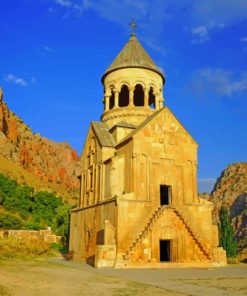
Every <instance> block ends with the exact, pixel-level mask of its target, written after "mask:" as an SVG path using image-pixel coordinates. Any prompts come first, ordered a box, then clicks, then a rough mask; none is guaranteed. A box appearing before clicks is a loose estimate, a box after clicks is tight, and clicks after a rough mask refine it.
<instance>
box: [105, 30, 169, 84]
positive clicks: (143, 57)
mask: <svg viewBox="0 0 247 296" xmlns="http://www.w3.org/2000/svg"><path fill="white" fill-rule="evenodd" d="M123 68H143V69H149V70H152V71H154V72H156V73H158V74H159V75H161V76H162V78H163V81H165V77H164V74H163V73H162V72H161V70H160V69H159V67H158V66H157V65H156V64H155V63H154V61H153V60H152V59H151V58H150V56H149V55H148V53H147V52H146V51H145V49H144V48H143V47H142V45H141V44H140V42H139V41H138V39H137V38H136V36H135V35H134V34H132V35H131V37H130V39H129V41H128V42H127V43H126V44H125V46H124V48H123V49H122V50H121V51H120V53H119V54H118V56H117V57H116V58H115V60H114V61H113V62H112V64H111V65H110V66H109V67H108V69H107V70H106V71H105V73H104V75H103V76H102V82H104V79H105V76H106V75H107V74H109V73H111V72H113V71H115V70H118V69H123Z"/></svg>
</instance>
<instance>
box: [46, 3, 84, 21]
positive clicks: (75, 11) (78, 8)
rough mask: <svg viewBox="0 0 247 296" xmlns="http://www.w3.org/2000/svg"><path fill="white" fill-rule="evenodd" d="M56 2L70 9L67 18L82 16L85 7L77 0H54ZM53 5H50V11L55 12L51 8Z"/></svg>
mask: <svg viewBox="0 0 247 296" xmlns="http://www.w3.org/2000/svg"><path fill="white" fill-rule="evenodd" d="M54 2H55V3H56V4H57V5H60V6H63V7H64V8H66V9H68V11H67V13H66V14H65V15H64V17H65V18H67V17H69V16H79V17H80V16H82V12H83V8H82V5H79V4H77V3H75V1H72V0H54ZM50 9H51V7H49V11H51V12H54V9H53V8H52V10H50Z"/></svg>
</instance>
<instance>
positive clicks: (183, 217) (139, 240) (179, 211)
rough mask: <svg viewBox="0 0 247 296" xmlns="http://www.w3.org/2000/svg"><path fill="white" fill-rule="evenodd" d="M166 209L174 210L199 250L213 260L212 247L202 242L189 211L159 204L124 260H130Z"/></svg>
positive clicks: (124, 256)
mask: <svg viewBox="0 0 247 296" xmlns="http://www.w3.org/2000/svg"><path fill="white" fill-rule="evenodd" d="M165 210H172V211H173V212H174V213H175V214H176V215H177V217H178V218H179V219H180V220H181V221H182V223H183V224H184V226H185V228H186V229H187V231H188V232H189V234H190V235H191V237H192V238H193V240H194V241H195V242H196V244H197V246H198V248H199V250H200V251H201V252H202V253H203V255H204V256H205V257H206V258H207V259H208V260H211V259H212V256H211V252H210V249H209V248H208V247H207V246H205V244H203V243H202V239H201V237H200V235H199V234H198V232H197V231H196V230H195V228H194V227H193V226H192V225H191V223H190V219H189V218H188V215H187V213H186V212H185V211H184V210H183V209H181V208H177V207H175V206H171V205H169V206H159V207H158V208H157V209H156V210H155V211H154V212H153V214H152V216H151V217H150V219H149V220H148V222H147V223H146V225H145V227H144V228H143V230H142V231H141V232H140V233H139V234H138V236H137V237H136V238H135V240H134V241H133V243H132V244H131V245H130V247H129V248H128V250H127V251H126V253H125V254H124V255H123V261H124V262H126V263H127V262H128V261H129V260H130V257H131V255H132V254H133V252H134V251H135V250H136V249H137V247H138V246H139V245H140V244H141V243H142V242H143V240H144V238H145V237H146V236H147V234H148V233H149V231H151V229H152V227H153V225H154V223H155V222H156V221H157V220H158V218H159V217H160V216H161V215H162V214H163V213H164V211H165Z"/></svg>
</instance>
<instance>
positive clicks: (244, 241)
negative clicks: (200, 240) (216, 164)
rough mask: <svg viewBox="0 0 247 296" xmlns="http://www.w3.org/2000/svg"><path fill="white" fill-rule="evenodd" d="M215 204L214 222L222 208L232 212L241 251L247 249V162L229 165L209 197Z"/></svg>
mask: <svg viewBox="0 0 247 296" xmlns="http://www.w3.org/2000/svg"><path fill="white" fill-rule="evenodd" d="M208 199H209V200H210V201H212V202H213V204H214V220H215V221H218V211H219V209H220V207H221V206H227V207H228V208H229V210H230V214H231V219H232V225H233V226H234V230H235V238H236V240H237V242H238V247H239V249H240V250H241V249H244V248H247V162H239V163H234V164H231V165H229V166H228V167H227V168H226V169H225V170H224V171H223V172H222V174H221V176H220V177H219V178H218V179H217V181H216V183H215V186H214V189H213V191H212V192H211V194H210V196H209V197H208Z"/></svg>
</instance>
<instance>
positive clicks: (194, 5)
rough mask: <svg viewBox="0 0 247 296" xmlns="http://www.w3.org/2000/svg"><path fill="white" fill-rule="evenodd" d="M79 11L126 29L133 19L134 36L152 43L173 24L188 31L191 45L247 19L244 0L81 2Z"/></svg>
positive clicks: (108, 0) (112, 0)
mask: <svg viewBox="0 0 247 296" xmlns="http://www.w3.org/2000/svg"><path fill="white" fill-rule="evenodd" d="M83 8H84V9H85V10H86V9H93V10H95V11H97V12H98V13H99V15H100V16H101V17H103V18H105V19H107V20H109V21H112V22H115V23H117V24H119V25H121V26H122V27H124V28H126V29H128V27H127V24H128V23H129V21H130V20H131V18H132V17H133V16H134V17H135V18H136V20H137V22H139V24H140V28H139V30H138V31H137V32H138V35H139V36H141V37H143V38H142V39H143V40H144V41H149V42H152V43H156V44H157V43H159V40H160V38H161V37H162V33H164V32H165V30H166V29H167V28H168V27H169V25H170V26H172V22H174V21H176V22H177V23H179V22H180V24H181V27H182V26H186V27H187V28H189V30H190V31H191V33H192V36H193V38H192V43H194V44H203V43H205V42H208V41H209V40H210V37H211V34H212V33H213V32H214V31H215V30H220V29H223V28H224V27H225V26H227V25H229V24H231V23H233V22H234V21H238V20H239V19H243V18H246V17H247V1H246V0H234V1H233V0H198V1H192V0H172V1H171V0H152V1H151V0H135V1H131V0H122V1H116V0H83ZM120 12H121V13H120ZM141 29H143V31H145V35H144V34H142V32H143V31H141ZM167 30H171V27H169V29H167ZM146 43H147V42H146ZM156 47H157V46H156Z"/></svg>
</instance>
